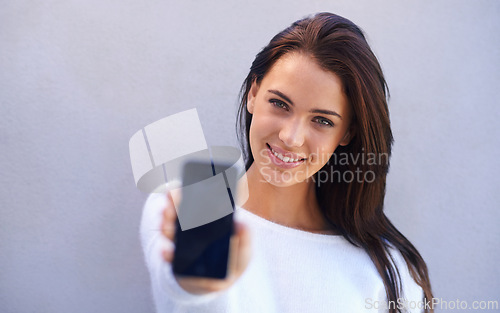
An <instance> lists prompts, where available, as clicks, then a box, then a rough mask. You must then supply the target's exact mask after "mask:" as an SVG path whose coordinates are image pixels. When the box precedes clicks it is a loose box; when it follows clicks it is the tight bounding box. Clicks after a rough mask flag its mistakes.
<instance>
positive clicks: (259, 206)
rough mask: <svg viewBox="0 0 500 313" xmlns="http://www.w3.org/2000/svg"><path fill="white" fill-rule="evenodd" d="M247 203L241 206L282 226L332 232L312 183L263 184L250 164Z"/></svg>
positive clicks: (255, 169)
mask: <svg viewBox="0 0 500 313" xmlns="http://www.w3.org/2000/svg"><path fill="white" fill-rule="evenodd" d="M246 176H247V180H248V200H247V201H246V203H245V204H244V205H243V207H244V208H245V209H246V210H248V211H250V212H252V213H254V214H257V215H259V216H261V217H263V218H265V219H267V220H270V221H272V222H275V223H277V224H281V225H284V226H288V227H292V228H297V229H301V230H305V231H310V232H317V233H329V234H331V233H332V230H331V227H330V226H329V224H328V222H327V221H326V219H325V218H324V216H323V214H322V213H321V211H320V209H319V206H318V202H317V199H316V191H315V188H314V183H313V182H312V181H309V182H300V183H296V184H293V185H291V186H287V187H278V186H274V185H272V184H270V183H269V182H267V181H265V180H264V179H263V178H262V176H261V175H259V173H258V169H257V168H256V167H255V166H254V165H252V166H251V167H250V168H249V170H248V171H247V174H246Z"/></svg>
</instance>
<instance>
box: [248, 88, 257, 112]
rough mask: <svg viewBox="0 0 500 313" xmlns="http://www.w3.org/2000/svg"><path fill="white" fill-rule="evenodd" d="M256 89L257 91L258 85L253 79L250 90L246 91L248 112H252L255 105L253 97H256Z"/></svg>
mask: <svg viewBox="0 0 500 313" xmlns="http://www.w3.org/2000/svg"><path fill="white" fill-rule="evenodd" d="M257 91H259V85H257V83H256V81H255V80H254V81H253V82H252V86H251V87H250V90H249V91H248V96H247V111H248V113H250V114H253V110H254V107H255V98H256V97H257Z"/></svg>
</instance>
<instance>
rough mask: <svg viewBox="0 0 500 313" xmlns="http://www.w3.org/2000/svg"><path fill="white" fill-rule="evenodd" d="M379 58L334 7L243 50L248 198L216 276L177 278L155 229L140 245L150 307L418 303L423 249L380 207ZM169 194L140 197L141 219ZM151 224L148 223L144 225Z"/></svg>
mask: <svg viewBox="0 0 500 313" xmlns="http://www.w3.org/2000/svg"><path fill="white" fill-rule="evenodd" d="M386 88H387V87H386V83H385V80H384V77H383V74H382V70H381V68H380V65H379V63H378V61H377V59H376V58H375V56H374V54H373V53H372V51H371V50H370V47H369V46H368V44H367V42H366V40H365V38H364V35H363V33H362V32H361V30H360V29H359V28H358V27H357V26H356V25H355V24H353V23H352V22H351V21H349V20H347V19H345V18H342V17H340V16H337V15H334V14H331V13H319V14H316V15H314V16H313V17H310V18H305V19H303V20H299V21H297V22H295V23H294V24H292V25H291V26H290V27H289V28H287V29H285V30H284V31H282V32H280V33H279V34H277V35H276V36H275V37H274V38H273V39H272V40H271V42H270V43H269V44H268V45H267V46H266V47H264V48H263V50H262V51H261V52H260V53H259V54H258V55H257V56H256V58H255V60H254V62H253V63H252V66H251V69H250V73H249V74H248V76H247V78H246V80H245V82H244V84H243V87H242V97H241V106H240V108H239V121H238V127H239V130H240V141H241V142H242V143H243V146H244V147H243V148H244V151H245V154H246V169H247V175H246V178H247V181H248V188H249V191H248V192H249V193H248V200H247V201H246V202H245V203H244V204H242V206H241V207H239V208H237V210H236V216H237V219H238V221H239V222H238V223H237V231H236V234H235V238H236V239H238V242H239V244H238V245H237V247H236V248H235V249H234V251H235V252H234V253H235V255H236V260H237V262H236V266H235V267H234V268H233V270H232V274H231V275H230V276H229V277H228V278H227V279H225V280H222V281H217V280H209V279H194V278H191V279H175V278H174V277H173V276H172V274H171V269H170V267H169V263H170V262H171V260H172V255H173V249H167V250H166V251H163V254H162V258H160V257H159V256H158V254H159V253H160V252H159V250H160V249H161V248H159V247H160V245H159V244H158V243H157V242H158V241H159V237H160V236H159V235H158V234H156V235H155V236H153V235H148V233H147V232H146V231H143V237H142V239H143V245H144V247H145V254H146V259H147V261H148V267H149V269H150V273H151V278H152V282H153V291H154V293H155V301H156V304H157V309H158V310H159V311H169V312H170V311H175V312H379V310H380V311H381V312H387V311H388V312H397V311H405V310H407V309H411V310H412V311H417V309H418V311H421V310H423V309H425V310H426V311H428V309H429V308H428V307H427V306H425V302H423V300H424V298H425V299H431V298H432V293H431V287H430V282H429V277H428V273H427V267H426V265H425V262H424V261H423V259H422V258H421V256H420V254H419V253H418V252H417V250H416V249H415V247H413V245H412V244H411V243H410V242H409V241H408V240H407V239H406V238H405V237H404V236H403V235H402V234H401V233H400V232H399V231H398V230H397V229H396V228H395V227H394V226H393V225H392V224H391V222H390V221H389V220H388V218H387V217H386V216H385V215H384V213H383V202H384V195H385V181H386V175H387V172H388V168H389V156H390V153H391V146H392V141H393V139H392V133H391V129H390V123H389V113H388V108H387V102H386ZM158 210H160V211H161V210H163V220H162V224H161V228H162V233H163V235H164V237H165V238H167V239H169V240H170V241H171V240H172V239H173V230H174V227H173V223H174V220H175V210H174V209H173V205H172V200H171V197H170V196H167V199H166V201H165V199H164V198H161V197H160V198H158V197H156V198H154V197H152V198H150V199H149V200H148V202H147V203H146V206H145V210H144V215H145V217H144V218H143V230H144V228H145V227H147V225H149V224H151V223H152V222H148V220H152V219H153V218H152V217H148V216H152V215H151V214H152V213H147V212H155V211H158ZM145 225H146V226H145Z"/></svg>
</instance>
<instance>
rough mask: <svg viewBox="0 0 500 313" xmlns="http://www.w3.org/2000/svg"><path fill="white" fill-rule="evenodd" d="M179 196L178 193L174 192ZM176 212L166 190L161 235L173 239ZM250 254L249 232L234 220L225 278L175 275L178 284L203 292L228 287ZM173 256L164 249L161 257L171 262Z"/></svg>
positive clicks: (185, 288) (239, 273) (236, 277)
mask: <svg viewBox="0 0 500 313" xmlns="http://www.w3.org/2000/svg"><path fill="white" fill-rule="evenodd" d="M175 196H179V197H180V195H178V194H174V197H175ZM176 218H177V213H176V211H175V207H174V202H173V199H172V195H171V193H170V192H167V205H166V207H165V210H164V211H163V221H162V224H161V229H162V233H163V235H164V236H165V237H166V238H167V239H168V240H170V241H171V242H173V241H174V236H175V221H176ZM250 256H251V243H250V233H249V230H248V228H247V227H246V226H245V225H244V224H242V223H239V222H236V221H235V234H234V235H233V236H232V238H231V246H230V256H229V265H228V266H229V267H228V276H227V277H226V278H225V279H211V278H201V277H200V278H197V277H176V280H177V282H178V283H179V285H180V286H181V287H182V288H183V289H184V290H186V291H187V292H189V293H192V294H205V293H209V292H215V291H221V290H225V289H227V288H229V287H230V286H232V284H234V282H235V281H236V280H237V279H238V278H239V277H240V276H241V275H242V274H243V272H244V271H245V269H246V268H247V266H248V263H249V261H250ZM173 257H174V250H173V249H171V250H164V251H163V259H164V260H165V261H166V262H169V263H171V262H172V260H173Z"/></svg>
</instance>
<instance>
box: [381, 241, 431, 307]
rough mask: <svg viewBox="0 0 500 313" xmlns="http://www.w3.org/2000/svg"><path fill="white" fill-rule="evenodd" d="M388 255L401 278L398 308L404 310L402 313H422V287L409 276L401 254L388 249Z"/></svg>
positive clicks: (423, 304)
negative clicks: (390, 256) (389, 254)
mask: <svg viewBox="0 0 500 313" xmlns="http://www.w3.org/2000/svg"><path fill="white" fill-rule="evenodd" d="M390 253H391V255H392V257H393V259H394V262H395V265H396V266H397V269H398V271H399V274H400V276H401V285H402V290H403V292H402V294H400V296H399V299H398V304H399V307H401V308H404V310H402V311H403V312H411V313H416V312H419V313H420V312H424V306H425V303H424V302H423V298H424V291H423V289H422V287H420V286H419V285H418V284H417V283H416V282H415V280H414V279H413V277H412V276H411V274H410V271H409V269H408V265H407V263H406V261H405V260H404V258H403V256H402V254H401V253H400V252H399V251H397V250H396V249H394V248H391V249H390ZM405 310H406V311H405Z"/></svg>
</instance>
